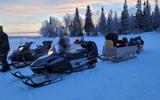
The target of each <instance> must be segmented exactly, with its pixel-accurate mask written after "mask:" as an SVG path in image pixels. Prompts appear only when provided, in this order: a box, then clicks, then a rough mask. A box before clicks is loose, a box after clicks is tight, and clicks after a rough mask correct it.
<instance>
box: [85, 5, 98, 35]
mask: <svg viewBox="0 0 160 100" xmlns="http://www.w3.org/2000/svg"><path fill="white" fill-rule="evenodd" d="M84 30H85V32H86V35H87V36H95V35H96V34H94V33H95V27H94V24H93V22H92V12H91V9H90V6H89V5H88V6H87V12H86V19H85V24H84Z"/></svg>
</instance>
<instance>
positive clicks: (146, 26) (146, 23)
mask: <svg viewBox="0 0 160 100" xmlns="http://www.w3.org/2000/svg"><path fill="white" fill-rule="evenodd" d="M143 30H144V31H151V30H152V21H151V6H150V3H149V1H148V0H147V1H146V2H144V8H143Z"/></svg>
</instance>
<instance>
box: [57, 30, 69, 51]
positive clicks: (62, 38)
mask: <svg viewBox="0 0 160 100" xmlns="http://www.w3.org/2000/svg"><path fill="white" fill-rule="evenodd" d="M58 46H59V52H60V53H65V52H68V48H69V47H70V39H69V36H68V34H67V32H66V31H65V28H64V27H61V28H60V30H59V43H58Z"/></svg>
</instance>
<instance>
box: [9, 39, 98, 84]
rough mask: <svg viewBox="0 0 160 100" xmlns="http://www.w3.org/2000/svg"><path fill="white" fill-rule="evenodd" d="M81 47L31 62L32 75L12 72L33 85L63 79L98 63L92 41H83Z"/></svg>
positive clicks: (94, 45)
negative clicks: (70, 51)
mask: <svg viewBox="0 0 160 100" xmlns="http://www.w3.org/2000/svg"><path fill="white" fill-rule="evenodd" d="M80 46H81V47H82V48H81V49H77V50H75V52H72V53H54V52H53V51H49V53H48V55H45V56H43V57H40V58H39V59H37V60H36V61H34V62H33V63H32V64H31V70H32V72H33V74H32V75H29V76H25V75H22V73H21V72H16V73H12V74H13V75H14V76H15V77H17V78H19V79H21V80H22V82H23V83H24V84H26V85H28V86H31V87H40V86H44V85H48V84H51V83H55V82H58V81H61V80H62V77H64V76H65V75H66V74H70V73H74V72H80V71H83V70H86V69H90V68H94V67H95V66H96V63H97V57H98V50H97V46H96V44H95V43H94V42H92V41H83V42H82V43H81V44H80Z"/></svg>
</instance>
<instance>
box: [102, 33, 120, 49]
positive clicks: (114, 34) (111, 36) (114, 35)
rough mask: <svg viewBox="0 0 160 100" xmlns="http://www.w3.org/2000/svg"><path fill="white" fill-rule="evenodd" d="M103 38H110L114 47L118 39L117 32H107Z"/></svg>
mask: <svg viewBox="0 0 160 100" xmlns="http://www.w3.org/2000/svg"><path fill="white" fill-rule="evenodd" d="M105 40H112V41H113V44H114V46H115V47H116V45H117V41H118V34H117V33H109V34H107V35H105Z"/></svg>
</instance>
